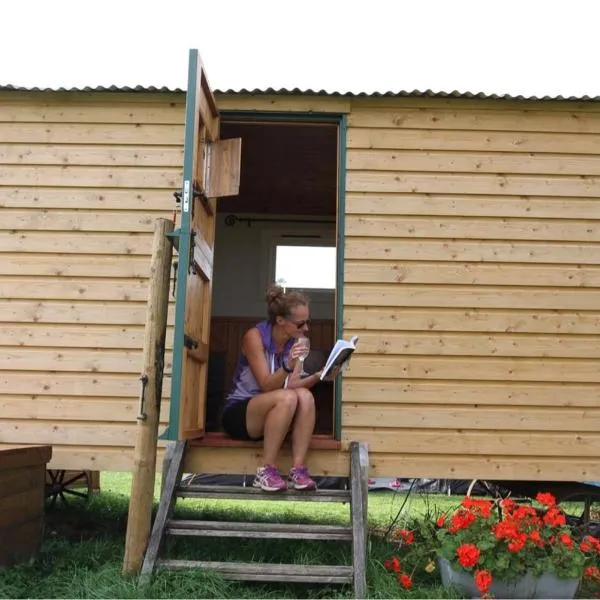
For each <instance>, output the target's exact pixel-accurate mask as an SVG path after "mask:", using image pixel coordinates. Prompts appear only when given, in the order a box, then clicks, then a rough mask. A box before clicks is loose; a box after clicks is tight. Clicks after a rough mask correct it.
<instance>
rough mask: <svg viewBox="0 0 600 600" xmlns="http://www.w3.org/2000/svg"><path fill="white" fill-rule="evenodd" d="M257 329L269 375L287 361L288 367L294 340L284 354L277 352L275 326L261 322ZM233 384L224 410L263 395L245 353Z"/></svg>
mask: <svg viewBox="0 0 600 600" xmlns="http://www.w3.org/2000/svg"><path fill="white" fill-rule="evenodd" d="M255 327H256V329H258V332H259V333H260V338H261V340H262V344H263V348H264V352H265V358H266V359H267V365H268V366H269V373H274V372H275V371H276V370H277V369H279V368H280V367H281V365H282V363H283V361H285V364H286V365H287V362H288V355H289V353H290V348H291V347H292V346H293V344H294V340H293V339H291V340H288V341H287V342H286V344H285V346H284V348H283V352H277V350H276V348H275V343H274V341H273V337H272V333H273V326H272V325H271V323H269V321H261V322H260V323H257V324H256V325H255ZM232 383H233V385H232V389H231V392H229V394H228V395H227V397H226V398H225V407H224V408H228V407H230V406H231V405H232V404H235V403H236V402H240V401H241V400H247V399H248V398H252V397H254V396H257V395H258V394H262V390H261V389H260V386H259V385H258V382H257V381H256V379H255V377H254V375H253V373H252V369H251V368H250V365H249V364H248V359H247V358H246V357H245V356H244V354H243V353H240V357H239V359H238V362H237V366H236V368H235V372H234V374H233V382H232Z"/></svg>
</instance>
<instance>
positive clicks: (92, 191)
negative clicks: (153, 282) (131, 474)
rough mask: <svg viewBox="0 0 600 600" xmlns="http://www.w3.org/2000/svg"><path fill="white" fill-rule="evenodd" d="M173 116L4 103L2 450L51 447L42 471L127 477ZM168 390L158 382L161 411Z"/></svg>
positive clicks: (137, 98) (177, 137) (21, 99)
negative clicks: (155, 235) (21, 446)
mask: <svg viewBox="0 0 600 600" xmlns="http://www.w3.org/2000/svg"><path fill="white" fill-rule="evenodd" d="M183 115H184V97H183V95H177V96H173V97H171V96H169V95H166V94H132V95H128V94H118V95H115V94H51V93H39V94H35V93H23V94H22V93H18V92H10V93H6V94H4V95H2V96H0V207H1V209H2V218H1V219H0V230H1V231H0V323H1V325H0V346H1V352H0V441H1V442H3V443H12V444H32V443H47V444H52V445H53V458H52V462H51V468H75V469H92V470H102V469H106V470H128V469H130V468H131V467H132V461H133V457H132V445H133V441H134V439H135V427H136V414H137V407H138V398H139V394H140V381H139V377H140V369H141V368H142V346H143V335H144V322H145V315H146V299H147V277H148V272H149V267H150V252H151V247H152V232H153V226H154V219H155V218H157V217H170V216H171V215H172V211H173V208H174V199H173V195H172V194H173V191H175V190H177V189H179V188H180V186H181V165H182V147H183V120H184V116H183ZM171 308H173V307H171ZM172 312H173V311H172V310H171V316H170V322H172V317H173V314H172ZM167 339H168V340H169V342H168V343H169V344H170V343H171V341H170V340H171V336H170V335H169V336H167ZM166 358H167V366H166V369H165V370H166V371H167V372H168V371H169V363H170V351H169V352H168V353H167V357H166ZM169 393H170V380H169V379H168V378H166V379H165V384H164V403H163V409H164V410H163V415H168V412H167V411H168V397H169Z"/></svg>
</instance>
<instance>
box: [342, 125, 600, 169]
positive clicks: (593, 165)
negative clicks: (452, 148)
mask: <svg viewBox="0 0 600 600" xmlns="http://www.w3.org/2000/svg"><path fill="white" fill-rule="evenodd" d="M599 122H600V120H599ZM347 165H348V169H349V170H351V171H399V172H401V171H420V172H435V173H440V172H441V173H443V172H448V173H511V174H523V175H524V174H531V175H540V174H547V175H600V157H599V156H591V155H586V154H584V155H571V154H562V155H561V154H540V155H538V154H533V153H527V154H516V153H514V152H513V153H500V152H495V153H493V154H489V153H485V152H441V151H440V152H427V151H426V152H422V151H414V150H350V151H349V152H348V162H347Z"/></svg>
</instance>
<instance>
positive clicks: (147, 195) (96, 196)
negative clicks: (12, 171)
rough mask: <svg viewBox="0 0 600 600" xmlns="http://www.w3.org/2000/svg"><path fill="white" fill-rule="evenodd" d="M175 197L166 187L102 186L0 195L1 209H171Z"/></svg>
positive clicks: (3, 193)
mask: <svg viewBox="0 0 600 600" xmlns="http://www.w3.org/2000/svg"><path fill="white" fill-rule="evenodd" d="M174 206H175V199H174V198H173V196H172V195H171V194H169V193H168V192H165V190H147V189H139V190H135V191H134V190H119V189H102V188H96V189H94V188H79V189H73V188H70V187H65V188H35V189H31V188H19V189H12V188H9V189H4V190H2V193H1V194H0V207H2V208H18V209H23V208H36V209H49V208H55V209H59V210H68V209H73V208H74V209H79V210H80V209H81V207H85V208H86V209H87V210H95V211H98V210H131V209H132V208H133V207H135V208H136V209H137V210H140V211H165V210H166V211H168V210H173V208H174Z"/></svg>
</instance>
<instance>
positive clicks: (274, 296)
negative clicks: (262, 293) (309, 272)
mask: <svg viewBox="0 0 600 600" xmlns="http://www.w3.org/2000/svg"><path fill="white" fill-rule="evenodd" d="M284 293H285V292H284V291H283V288H282V287H281V286H280V285H276V284H273V285H271V286H269V287H268V288H267V293H266V300H267V302H268V303H269V304H270V303H271V302H275V301H277V300H281V299H282V298H283V296H284Z"/></svg>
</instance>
